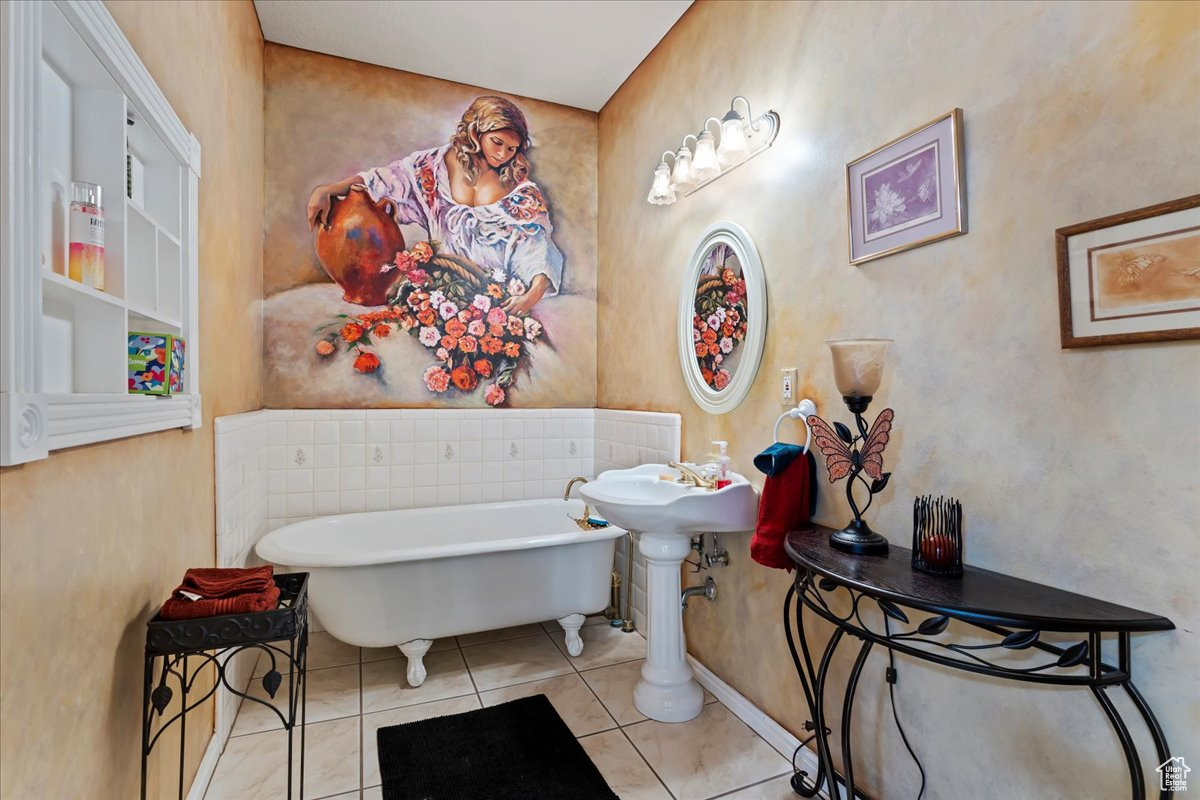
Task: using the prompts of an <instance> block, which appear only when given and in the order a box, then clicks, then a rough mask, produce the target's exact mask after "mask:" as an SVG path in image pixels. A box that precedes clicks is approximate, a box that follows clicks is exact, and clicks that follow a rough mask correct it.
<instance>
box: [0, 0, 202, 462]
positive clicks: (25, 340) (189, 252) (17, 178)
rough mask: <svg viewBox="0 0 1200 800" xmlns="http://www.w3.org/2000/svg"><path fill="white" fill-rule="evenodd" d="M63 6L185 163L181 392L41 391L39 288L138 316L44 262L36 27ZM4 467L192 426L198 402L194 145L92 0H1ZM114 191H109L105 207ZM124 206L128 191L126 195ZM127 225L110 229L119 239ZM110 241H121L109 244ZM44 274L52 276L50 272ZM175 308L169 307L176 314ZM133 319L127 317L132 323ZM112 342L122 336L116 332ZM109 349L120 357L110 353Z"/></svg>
mask: <svg viewBox="0 0 1200 800" xmlns="http://www.w3.org/2000/svg"><path fill="white" fill-rule="evenodd" d="M47 14H60V15H61V17H60V18H57V17H56V18H55V19H61V20H65V22H66V24H67V25H68V26H69V27H70V29H71V31H72V32H73V35H75V36H77V37H78V41H80V42H81V43H82V45H83V46H84V47H85V48H86V49H87V51H90V55H89V56H88V57H89V58H94V59H95V61H97V62H98V63H99V65H100V66H101V67H102V68H103V70H104V71H106V72H107V73H108V76H109V77H110V78H111V80H112V82H113V83H114V84H115V86H116V87H117V89H118V90H119V91H120V92H121V93H122V94H123V95H124V97H125V102H126V109H127V112H128V113H130V114H135V115H136V116H137V118H138V120H139V121H140V122H142V123H144V124H145V125H146V126H148V130H149V131H150V132H151V133H152V134H153V135H154V136H155V137H157V140H158V141H159V142H161V145H162V147H163V148H164V151H165V152H166V153H168V154H169V158H170V159H172V160H173V161H174V162H175V163H176V164H177V165H178V167H179V169H180V171H181V176H182V177H181V184H180V192H179V212H180V213H179V221H178V231H177V232H176V233H177V236H173V238H177V240H178V241H177V246H178V248H179V252H180V272H181V274H180V279H181V284H182V285H181V286H180V301H179V308H178V312H177V313H178V318H177V319H175V320H174V321H173V323H172V327H174V328H176V329H177V330H178V331H179V332H180V333H181V334H182V336H183V338H184V340H185V341H186V342H187V368H186V371H185V376H184V380H185V384H184V387H185V389H184V393H182V394H177V395H173V396H171V397H162V398H158V397H147V396H141V395H130V394H126V393H121V392H118V391H116V390H115V388H116V387H115V385H114V390H113V391H104V392H87V391H72V392H63V391H61V390H55V391H47V390H46V383H45V378H46V376H45V375H44V374H43V372H44V370H43V366H42V357H41V346H40V341H41V337H42V335H43V328H42V324H43V289H45V288H46V287H47V286H48V287H50V288H52V289H53V290H54V291H56V292H59V293H65V295H66V296H71V297H74V296H75V294H82V295H85V296H90V297H89V299H88V300H87V302H93V303H100V304H107V306H105V307H106V308H109V309H110V310H111V312H112V313H114V314H126V315H134V314H137V313H138V311H137V309H135V308H134V306H133V304H132V303H127V302H126V301H125V300H124V299H123V298H122V297H121V296H119V295H109V296H105V293H103V292H96V291H94V290H89V289H87V288H80V287H78V286H73V285H71V282H70V281H66V280H64V279H59V278H58V276H57V275H56V274H54V273H48V270H46V269H44V268H43V267H42V264H41V254H42V243H43V238H42V237H43V233H44V228H45V226H46V224H47V223H46V221H45V219H44V214H43V199H44V198H43V183H44V175H43V174H42V169H43V152H42V147H43V144H44V143H43V142H42V140H41V137H40V135H39V132H40V131H41V126H42V121H41V113H42V92H43V91H44V87H43V77H42V76H43V31H44V25H45V20H46V19H47V17H46V16H45V15H47ZM0 16H2V21H3V26H2V27H3V39H2V41H0V52H2V53H3V55H2V57H0V72H2V74H0V112H2V116H3V123H2V124H0V167H2V168H3V173H4V175H3V179H2V180H0V465H9V464H20V463H24V462H27V461H35V460H38V459H42V458H45V457H46V456H47V455H48V453H49V452H50V451H51V450H56V449H60V448H64V447H74V446H76V445H82V444H90V443H93V442H100V441H106V440H110V439H117V438H122V437H125V436H134V435H137V434H142V433H150V432H153V431H161V430H168V429H171V428H198V427H200V425H201V408H200V354H199V347H198V345H199V341H200V337H199V326H198V319H199V304H198V299H199V287H198V257H197V234H198V217H197V207H198V197H199V194H198V192H199V179H200V143H199V142H198V141H197V140H196V138H195V136H193V135H192V134H191V133H190V132H189V131H188V130H187V129H186V128H185V127H184V126H183V123H182V122H181V121H180V119H179V117H178V116H177V115H176V114H175V112H174V110H173V109H172V108H171V106H170V104H169V103H168V102H167V99H166V97H165V96H164V95H163V93H162V91H161V90H160V89H159V87H158V85H157V84H156V83H155V82H154V79H153V77H151V75H150V73H149V71H148V70H147V69H146V67H145V65H144V64H143V63H142V61H141V59H140V58H139V57H138V55H137V53H136V52H135V51H134V50H133V47H132V46H131V45H130V43H129V41H128V40H127V39H126V38H125V36H124V34H123V33H122V32H121V29H120V28H119V27H118V25H117V23H116V21H115V20H114V19H113V17H112V15H111V14H109V12H108V10H107V9H106V8H105V7H104V4H103V3H102V2H99V0H54V2H53V4H52V5H51V4H43V3H3V4H0ZM111 200H112V198H107V199H106V207H107V205H108V203H109V202H111ZM120 202H122V203H124V202H125V198H124V197H121V198H120ZM124 233H125V231H124V229H123V228H121V229H119V230H116V231H113V232H112V235H115V236H124ZM114 247H119V245H117V244H116V243H115V242H114ZM47 273H48V274H47ZM173 316H174V315H173ZM131 324H133V323H132V320H129V321H127V325H131ZM115 344H116V345H119V346H125V345H126V344H127V343H125V342H120V341H117V342H116V343H115ZM108 357H110V358H117V359H123V358H124V356H120V355H118V354H115V353H110V354H109V355H108Z"/></svg>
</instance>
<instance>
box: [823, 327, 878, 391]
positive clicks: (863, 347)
mask: <svg viewBox="0 0 1200 800" xmlns="http://www.w3.org/2000/svg"><path fill="white" fill-rule="evenodd" d="M825 344H827V345H829V350H830V352H831V353H832V355H833V381H834V383H836V384H837V388H838V391H839V392H841V393H842V397H871V396H872V395H874V394H875V392H876V390H877V389H879V382H880V381H881V380H882V379H883V365H884V362H885V360H886V358H887V352H888V348H889V347H891V344H892V340H891V339H830V340H828V341H826V342H825Z"/></svg>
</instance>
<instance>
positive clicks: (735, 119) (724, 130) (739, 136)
mask: <svg viewBox="0 0 1200 800" xmlns="http://www.w3.org/2000/svg"><path fill="white" fill-rule="evenodd" d="M749 157H750V145H749V143H748V142H747V141H746V130H745V128H744V127H743V123H742V118H741V116H740V115H739V114H738V113H737V112H736V111H730V112H729V113H728V114H726V115H725V119H723V120H721V146H720V147H718V148H717V160H718V161H720V162H721V165H722V166H726V167H729V166H733V165H734V164H738V163H740V162H742V161H745V160H746V159H747V158H749Z"/></svg>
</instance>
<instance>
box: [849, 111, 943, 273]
mask: <svg viewBox="0 0 1200 800" xmlns="http://www.w3.org/2000/svg"><path fill="white" fill-rule="evenodd" d="M846 190H847V206H848V208H849V214H850V224H849V232H850V263H851V264H862V263H864V262H866V261H871V260H873V259H876V258H883V257H884V256H890V255H892V254H893V253H899V252H902V251H904V250H911V249H912V248H914V247H920V246H921V245H925V244H931V243H933V242H937V241H940V240H942V239H947V238H949V237H951V236H958V235H959V234H963V233H966V232H967V203H966V199H967V192H966V186H965V184H964V182H963V112H962V109H961V108H956V109H954V110H953V111H950V112H949V113H947V114H943V115H942V116H940V117H938V118H937V119H935V120H931V121H930V122H927V123H925V124H924V125H922V126H921V127H919V128H917V129H916V130H914V131H909V132H908V133H906V134H904V135H903V136H901V137H900V138H898V139H893V140H892V141H890V142H888V143H887V144H885V145H884V146H883V147H880V148H878V149H877V150H872V151H871V152H870V153H867V154H866V155H865V156H863V157H862V158H859V159H857V160H855V161H851V162H850V163H849V164H847V165H846Z"/></svg>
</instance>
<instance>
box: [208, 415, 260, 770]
mask: <svg viewBox="0 0 1200 800" xmlns="http://www.w3.org/2000/svg"><path fill="white" fill-rule="evenodd" d="M267 413H268V412H266V411H252V412H250V413H248V414H236V415H234V416H229V417H218V418H217V419H216V420H215V421H214V424H213V430H214V431H215V434H214V435H215V437H216V442H215V447H216V451H215V460H216V465H217V475H216V486H217V566H218V567H246V566H252V565H254V564H261V563H262V561H261V560H260V559H259V558H258V557H257V556H255V554H254V545H255V544H256V543H257V542H258V540H259V539H261V538H262V537H263V535H264V534H266V532H267V482H268V476H267V433H268V431H267ZM256 657H257V651H255V652H249V651H247V652H243V653H240V654H239V655H237V656H235V657H233V659H231V660H230V662H229V663H228V664H227V665H226V668H225V675H226V678H227V680H228V681H229V683H230V685H232V686H237V687H238V688H239V689H241V690H243V691H245V690H246V687H247V685H248V684H249V683H250V677H251V671H252V669H253V667H254V661H255V658H256ZM218 698H219V699H218V702H217V710H216V726H215V727H216V736H215V737H214V738H215V739H216V740H217V741H218V742H219V745H220V746H221V747H223V746H224V743H225V741H226V740H227V739H228V738H229V735H230V731H231V730H232V728H233V720H234V719H235V718H236V717H237V712H238V705H239V704H240V703H241V700H242V698H240V697H238V696H237V695H235V694H233V693H232V692H230V691H228V690H227V689H225V687H223V686H222V687H221V689H220V692H219V694H218Z"/></svg>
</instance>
